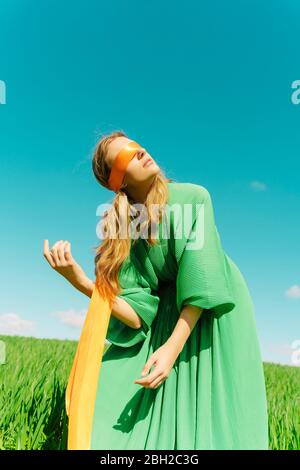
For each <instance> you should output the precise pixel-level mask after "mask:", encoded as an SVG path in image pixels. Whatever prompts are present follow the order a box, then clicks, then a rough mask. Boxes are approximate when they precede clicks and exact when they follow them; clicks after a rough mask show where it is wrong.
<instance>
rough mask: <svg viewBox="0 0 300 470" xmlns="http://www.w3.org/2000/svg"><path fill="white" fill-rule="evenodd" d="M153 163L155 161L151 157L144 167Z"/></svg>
mask: <svg viewBox="0 0 300 470" xmlns="http://www.w3.org/2000/svg"><path fill="white" fill-rule="evenodd" d="M151 163H153V160H151V159H149V160H147V161H146V162H145V163H144V165H143V167H145V166H148V165H151Z"/></svg>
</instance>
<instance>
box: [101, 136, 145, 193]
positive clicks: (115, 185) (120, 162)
mask: <svg viewBox="0 0 300 470" xmlns="http://www.w3.org/2000/svg"><path fill="white" fill-rule="evenodd" d="M140 148H141V146H140V145H139V144H138V143H137V142H135V141H134V140H131V141H130V142H128V144H126V145H125V146H124V147H123V148H122V149H121V150H120V152H119V153H118V154H117V156H116V158H115V160H114V163H113V166H112V168H111V172H110V176H109V179H108V184H109V187H110V189H112V190H113V191H115V192H117V191H119V189H120V187H121V186H122V183H123V180H124V177H125V173H126V168H127V166H128V164H129V162H130V160H131V159H132V158H133V157H134V156H135V154H136V152H137V150H138V149H140Z"/></svg>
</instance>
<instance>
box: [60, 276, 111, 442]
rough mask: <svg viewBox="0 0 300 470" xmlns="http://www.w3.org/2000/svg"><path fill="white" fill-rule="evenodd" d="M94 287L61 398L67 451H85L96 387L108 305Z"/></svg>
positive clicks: (89, 440) (106, 323)
mask: <svg viewBox="0 0 300 470" xmlns="http://www.w3.org/2000/svg"><path fill="white" fill-rule="evenodd" d="M107 299H108V297H105V295H103V296H102V295H101V294H100V293H99V290H98V288H97V287H96V283H95V286H94V289H93V293H92V296H91V300H90V304H89V308H88V312H87V315H86V318H85V321H84V324H83V328H82V331H81V335H80V339H79V343H78V346H77V350H76V354H75V358H74V361H73V365H72V369H71V372H70V376H69V379H68V384H67V388H66V394H65V404H66V412H67V415H68V417H69V424H68V447H67V448H68V450H77V449H80V450H89V449H90V445H91V432H92V426H93V417H94V406H95V399H96V392H97V385H98V380H99V374H100V367H101V364H102V356H103V351H104V344H105V338H106V334H107V329H108V324H109V319H110V315H111V310H112V303H111V302H109V300H107Z"/></svg>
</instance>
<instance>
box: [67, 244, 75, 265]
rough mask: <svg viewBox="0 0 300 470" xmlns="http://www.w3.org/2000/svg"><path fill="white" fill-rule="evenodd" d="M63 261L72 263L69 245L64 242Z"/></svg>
mask: <svg viewBox="0 0 300 470" xmlns="http://www.w3.org/2000/svg"><path fill="white" fill-rule="evenodd" d="M65 260H66V262H67V263H72V262H73V257H72V254H71V243H70V242H66V246H65Z"/></svg>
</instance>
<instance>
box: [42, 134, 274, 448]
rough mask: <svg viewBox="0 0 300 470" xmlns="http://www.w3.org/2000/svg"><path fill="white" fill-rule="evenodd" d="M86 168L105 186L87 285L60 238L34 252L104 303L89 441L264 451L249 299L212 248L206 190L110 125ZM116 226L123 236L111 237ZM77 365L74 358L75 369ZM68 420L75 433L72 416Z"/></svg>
mask: <svg viewBox="0 0 300 470" xmlns="http://www.w3.org/2000/svg"><path fill="white" fill-rule="evenodd" d="M93 171H94V174H95V177H96V178H97V180H98V181H99V183H100V184H101V185H102V186H104V187H106V188H108V189H109V190H112V191H114V192H115V194H116V196H115V199H114V201H113V205H112V207H111V209H110V210H109V211H107V212H106V214H105V217H104V218H103V221H102V233H103V234H105V238H104V240H103V241H102V242H101V244H100V245H99V247H98V249H97V252H96V256H95V274H96V281H95V283H94V282H93V281H91V280H90V279H88V278H87V276H86V275H85V273H84V272H83V270H82V269H81V267H80V266H79V265H78V264H77V263H76V262H75V261H74V259H73V258H72V255H71V251H70V244H69V242H64V241H62V240H60V241H59V242H57V243H55V244H54V246H53V247H52V249H51V250H50V251H49V248H48V241H47V240H46V241H45V252H44V253H45V257H46V258H47V260H48V261H49V263H50V264H51V266H52V267H53V268H54V269H56V270H57V271H58V272H59V273H60V274H62V275H64V276H65V277H66V278H67V279H68V280H69V281H70V282H71V283H72V284H73V285H74V286H75V287H76V288H77V289H79V290H80V291H81V292H83V293H85V294H86V295H88V296H89V297H91V296H94V295H96V292H98V291H97V288H96V287H98V288H99V290H100V292H101V293H102V296H103V298H107V299H109V301H110V302H111V303H110V304H109V306H110V307H109V309H108V307H107V304H101V305H102V307H101V309H103V310H104V309H105V308H107V309H108V310H109V312H110V313H111V315H110V317H108V318H109V323H108V325H107V328H106V329H105V327H104V331H105V335H106V338H107V339H108V340H109V341H110V343H111V345H110V347H109V348H108V350H107V351H106V353H105V354H104V355H103V358H102V364H101V373H99V376H98V378H97V380H98V382H97V388H96V392H95V400H94V399H93V398H91V400H86V401H92V402H93V403H92V413H93V415H92V421H91V423H90V429H89V432H90V434H89V435H90V441H89V448H91V449H95V450H96V449H98V450H99V449H122V450H124V449H131V450H136V449H149V450H150V449H151V450H158V449H164V450H172V449H178V450H179V449H180V450H181V449H217V450H219V449H234V450H236V449H268V419H267V401H266V391H265V381H264V373H263V364H262V359H261V353H260V347H259V342H258V336H257V330H256V324H255V316H254V307H253V302H252V299H251V296H250V293H249V290H248V287H247V285H246V282H245V279H244V277H243V275H242V274H241V272H240V270H239V269H238V267H237V266H236V264H235V263H234V262H233V261H232V260H231V258H230V257H229V256H228V255H227V254H226V253H225V252H224V250H223V247H222V244H221V240H220V236H219V233H218V230H217V227H216V225H215V220H214V210H213V205H212V200H211V197H210V194H209V192H208V190H207V189H206V188H205V187H204V186H200V185H197V184H193V183H177V182H174V181H172V180H170V179H167V178H166V177H165V176H164V173H163V171H162V169H161V168H160V167H159V166H158V165H157V163H156V162H155V161H154V159H153V158H152V157H151V156H150V154H149V153H148V152H147V151H146V149H145V148H143V147H142V146H140V145H139V144H137V143H136V142H135V141H132V140H131V139H129V138H128V137H127V136H126V134H125V133H123V132H121V131H116V132H113V133H111V134H110V135H107V136H104V137H102V138H101V139H100V141H99V142H98V144H97V146H96V149H95V152H94V156H93ZM137 204H140V205H142V206H138V207H136V205H137ZM185 206H188V207H189V209H190V212H188V215H189V217H188V216H186V214H187V213H186V212H184V210H185V209H184V208H185ZM140 207H142V209H140ZM154 209H156V210H154ZM167 209H168V210H167ZM139 210H141V212H140V213H139V212H138V211H139ZM137 212H138V213H139V214H142V215H143V216H144V217H142V218H136V217H134V216H136V213H137ZM136 221H138V224H136V223H135V222H136ZM124 226H125V228H126V229H128V230H127V232H126V233H127V234H128V236H127V237H125V238H120V237H116V236H114V235H115V234H116V233H117V234H120V230H121V227H123V228H124ZM153 227H154V230H153ZM151 230H152V231H151ZM153 233H154V236H153ZM95 286H96V287H95ZM105 296H106V297H105ZM98 305H99V304H98ZM99 310H100V308H99V307H98V308H95V309H94V318H97V317H96V315H100V314H101V313H103V312H99ZM90 317H91V313H90ZM101 321H102V322H103V321H104V320H103V318H101V317H99V320H98V323H99V322H101ZM95 328H96V323H95V320H94V326H93V327H91V328H90V330H93V331H94V329H95ZM81 341H82V340H81ZM89 341H90V340H86V343H89ZM94 342H95V340H94ZM79 346H80V345H79ZM79 346H78V350H77V352H76V358H77V354H78V355H79V353H80V347H79ZM82 350H83V348H82ZM95 354H96V353H94V355H95ZM99 354H100V353H99ZM97 355H98V353H97ZM100 355H101V357H102V354H100ZM90 357H91V356H90ZM97 357H98V356H97ZM99 357H100V356H99ZM76 358H75V360H74V363H73V368H72V373H71V375H70V377H71V376H72V377H73V375H72V374H74V371H76ZM88 365H89V361H88V360H87V359H86V361H85V366H82V369H83V370H85V367H88ZM98 365H99V361H98ZM77 369H78V367H77ZM77 375H78V374H77ZM70 382H71V380H70V379H69V389H71V388H72V386H71V385H70ZM81 382H82V380H81ZM84 382H85V384H84V385H85V386H87V385H88V383H87V382H88V380H85V381H84ZM79 383H80V380H79V379H78V384H79ZM74 387H75V386H73V388H74ZM77 387H78V388H79V385H77ZM82 402H83V400H82ZM82 402H81V405H79V406H81V407H83V406H84V403H82ZM82 416H84V415H83V414H82ZM82 420H83V418H82ZM77 425H78V430H79V431H77V432H79V433H80V429H81V428H80V425H81V422H80V420H79V418H78V419H77Z"/></svg>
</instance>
